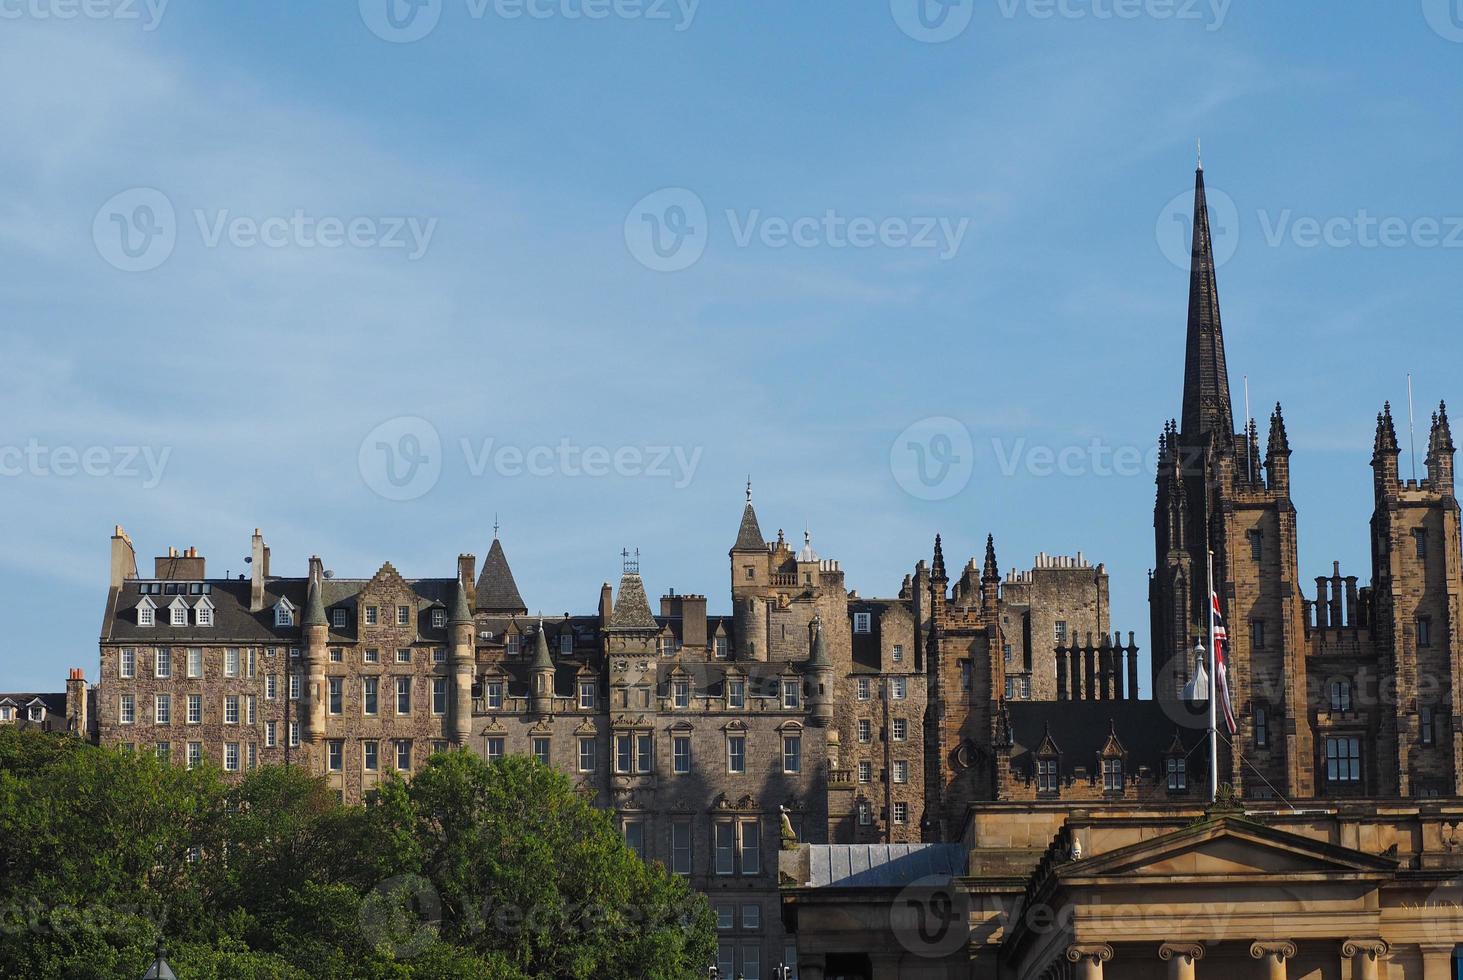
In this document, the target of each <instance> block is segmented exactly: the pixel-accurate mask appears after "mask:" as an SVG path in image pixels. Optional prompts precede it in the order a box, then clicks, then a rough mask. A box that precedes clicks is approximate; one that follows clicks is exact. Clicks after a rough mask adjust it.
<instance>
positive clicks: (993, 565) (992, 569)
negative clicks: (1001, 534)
mask: <svg viewBox="0 0 1463 980" xmlns="http://www.w3.org/2000/svg"><path fill="white" fill-rule="evenodd" d="M980 578H981V581H983V582H999V581H1000V579H1001V566H1000V565H999V564H998V563H997V562H996V536H995V535H994V534H987V535H986V539H985V565H984V566H983V567H982V568H981V572H980Z"/></svg>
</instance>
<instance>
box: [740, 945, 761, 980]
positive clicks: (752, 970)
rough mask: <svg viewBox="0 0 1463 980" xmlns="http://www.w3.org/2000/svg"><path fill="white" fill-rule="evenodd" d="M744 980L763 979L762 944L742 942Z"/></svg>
mask: <svg viewBox="0 0 1463 980" xmlns="http://www.w3.org/2000/svg"><path fill="white" fill-rule="evenodd" d="M741 975H742V980H762V944H761V943H742V974H741Z"/></svg>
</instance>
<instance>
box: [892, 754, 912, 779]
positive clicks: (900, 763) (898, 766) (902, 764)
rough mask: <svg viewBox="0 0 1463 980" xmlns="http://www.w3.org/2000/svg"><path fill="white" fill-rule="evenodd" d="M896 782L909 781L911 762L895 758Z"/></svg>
mask: <svg viewBox="0 0 1463 980" xmlns="http://www.w3.org/2000/svg"><path fill="white" fill-rule="evenodd" d="M894 782H896V783H907V782H909V763H908V762H906V761H904V760H903V759H895V760H894Z"/></svg>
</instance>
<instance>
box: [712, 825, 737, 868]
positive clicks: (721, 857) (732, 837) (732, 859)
mask: <svg viewBox="0 0 1463 980" xmlns="http://www.w3.org/2000/svg"><path fill="white" fill-rule="evenodd" d="M714 833H715V835H716V873H717V874H719V875H734V874H736V873H737V839H736V826H735V825H734V824H732V823H731V822H730V821H721V822H718V823H717V824H715V825H714Z"/></svg>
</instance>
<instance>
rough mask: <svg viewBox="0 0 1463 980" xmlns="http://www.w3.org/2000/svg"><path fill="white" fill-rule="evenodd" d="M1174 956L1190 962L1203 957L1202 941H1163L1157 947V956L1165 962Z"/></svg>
mask: <svg viewBox="0 0 1463 980" xmlns="http://www.w3.org/2000/svg"><path fill="white" fill-rule="evenodd" d="M1175 956H1177V957H1179V958H1181V959H1187V960H1189V961H1190V962H1193V961H1195V960H1202V959H1203V958H1204V944H1203V943H1164V944H1163V945H1161V946H1159V947H1158V958H1159V959H1161V960H1163V961H1164V962H1165V963H1167V962H1168V961H1169V960H1171V959H1173V958H1174V957H1175Z"/></svg>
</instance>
